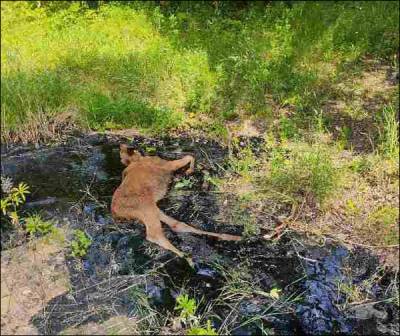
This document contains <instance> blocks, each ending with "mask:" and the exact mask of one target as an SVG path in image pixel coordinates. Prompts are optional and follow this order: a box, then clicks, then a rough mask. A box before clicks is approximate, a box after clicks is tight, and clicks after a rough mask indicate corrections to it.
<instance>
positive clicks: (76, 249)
mask: <svg viewBox="0 0 400 336" xmlns="http://www.w3.org/2000/svg"><path fill="white" fill-rule="evenodd" d="M74 236H75V238H74V239H73V240H72V241H71V250H72V252H71V255H72V256H73V257H79V258H82V257H84V256H85V255H86V253H87V252H88V249H89V247H90V245H92V240H91V239H90V237H88V235H87V234H86V233H85V232H83V231H82V230H75V231H74Z"/></svg>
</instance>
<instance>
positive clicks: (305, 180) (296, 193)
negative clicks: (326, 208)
mask: <svg viewBox="0 0 400 336" xmlns="http://www.w3.org/2000/svg"><path fill="white" fill-rule="evenodd" d="M268 168H269V169H268V172H267V174H266V176H264V178H263V179H264V183H265V184H267V186H268V187H271V188H273V189H275V190H276V191H278V192H279V193H281V194H284V195H286V196H288V197H289V198H290V199H292V200H293V201H298V200H300V199H302V198H303V197H305V198H308V199H309V198H311V199H314V200H315V201H317V202H320V203H322V202H323V201H324V200H325V199H326V198H327V197H328V196H329V195H330V194H331V193H332V192H333V191H334V190H335V187H336V186H337V177H338V176H337V173H336V170H335V167H334V165H333V161H332V158H331V156H330V155H329V152H328V151H327V150H326V148H322V147H318V146H308V145H307V146H301V147H299V148H297V149H296V150H292V151H289V152H288V153H285V152H284V150H282V148H280V147H279V148H275V149H274V150H273V152H272V157H271V159H270V161H269V167H268Z"/></svg>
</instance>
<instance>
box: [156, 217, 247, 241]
mask: <svg viewBox="0 0 400 336" xmlns="http://www.w3.org/2000/svg"><path fill="white" fill-rule="evenodd" d="M160 220H161V221H162V222H164V223H165V224H167V225H168V226H169V227H170V228H171V229H172V230H173V231H175V232H192V233H196V234H203V235H207V236H212V237H216V238H218V239H222V240H236V241H238V240H241V239H242V237H240V236H234V235H230V234H226V233H214V232H208V231H203V230H199V229H196V228H194V227H192V226H190V225H188V224H186V223H183V222H180V221H178V220H176V219H175V218H172V217H169V216H167V215H166V214H165V213H164V212H162V211H161V210H160Z"/></svg>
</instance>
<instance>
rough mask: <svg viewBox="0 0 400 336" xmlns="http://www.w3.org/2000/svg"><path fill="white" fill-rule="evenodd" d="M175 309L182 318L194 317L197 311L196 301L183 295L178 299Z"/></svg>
mask: <svg viewBox="0 0 400 336" xmlns="http://www.w3.org/2000/svg"><path fill="white" fill-rule="evenodd" d="M174 309H175V310H178V311H180V316H181V317H182V318H183V319H188V318H190V317H193V316H194V314H195V312H196V309H197V305H196V300H195V299H191V298H189V295H187V294H181V295H179V296H178V297H177V298H176V306H175V308H174Z"/></svg>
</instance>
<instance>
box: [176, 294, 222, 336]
mask: <svg viewBox="0 0 400 336" xmlns="http://www.w3.org/2000/svg"><path fill="white" fill-rule="evenodd" d="M174 309H175V310H178V311H180V319H181V320H182V321H183V322H184V323H185V324H187V325H188V326H189V329H188V330H187V335H217V333H216V331H215V329H214V328H212V326H211V321H209V320H208V321H207V326H206V327H205V328H204V327H202V326H201V325H200V322H199V318H198V317H197V316H196V315H195V313H196V310H197V304H196V300H195V299H191V298H189V296H188V295H187V294H180V295H179V296H178V297H177V298H176V305H175V308H174Z"/></svg>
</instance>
